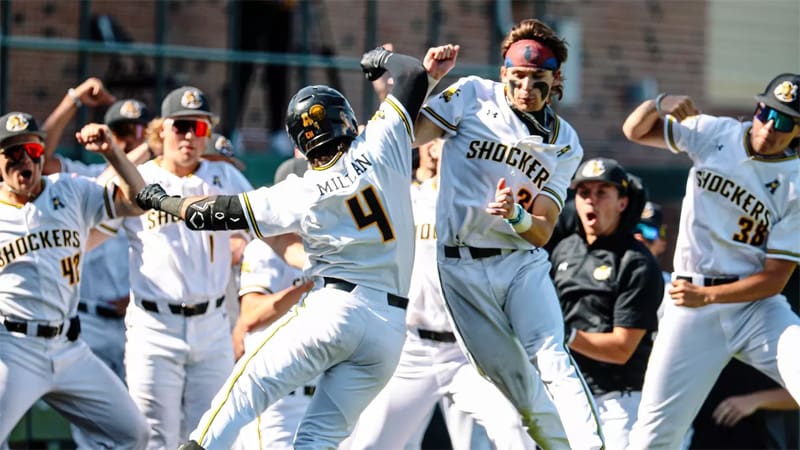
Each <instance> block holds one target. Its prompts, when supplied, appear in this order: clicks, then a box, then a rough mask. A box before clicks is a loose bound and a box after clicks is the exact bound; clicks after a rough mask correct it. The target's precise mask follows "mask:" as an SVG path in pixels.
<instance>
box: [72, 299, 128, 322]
mask: <svg viewBox="0 0 800 450" xmlns="http://www.w3.org/2000/svg"><path fill="white" fill-rule="evenodd" d="M91 306H92V307H91V308H90V307H89V304H88V303H84V302H80V303H78V311H80V312H83V313H89V314H96V315H98V316H100V317H103V318H105V319H114V320H119V319H122V318H123V317H124V316H123V315H121V314H120V313H119V312H117V310H116V309H114V308H111V307H109V306H103V305H91ZM90 310H91V311H90Z"/></svg>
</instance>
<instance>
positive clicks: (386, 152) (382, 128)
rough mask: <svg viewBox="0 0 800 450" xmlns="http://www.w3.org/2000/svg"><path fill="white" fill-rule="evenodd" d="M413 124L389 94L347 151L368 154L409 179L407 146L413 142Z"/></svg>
mask: <svg viewBox="0 0 800 450" xmlns="http://www.w3.org/2000/svg"><path fill="white" fill-rule="evenodd" d="M413 124H414V121H413V119H412V118H411V116H409V115H408V111H406V108H405V106H403V105H402V104H401V103H400V102H399V101H398V100H397V99H396V98H395V97H394V96H392V95H391V94H390V95H388V96H387V97H386V99H385V100H384V101H383V103H381V106H380V108H379V109H378V110H377V111H376V112H375V114H373V116H372V118H370V120H369V121H368V122H367V126H366V129H365V130H364V132H363V133H362V134H361V136H359V138H358V139H357V140H356V141H355V143H354V144H353V146H352V147H351V149H350V151H352V152H354V153H361V152H368V153H370V154H372V155H375V157H376V158H378V160H380V161H381V162H382V163H383V164H386V165H388V166H389V167H393V168H395V170H397V171H400V172H402V173H405V172H409V175H408V176H409V177H410V176H411V174H410V170H411V143H412V142H413V141H414V125H413Z"/></svg>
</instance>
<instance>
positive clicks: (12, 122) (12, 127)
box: [6, 114, 29, 132]
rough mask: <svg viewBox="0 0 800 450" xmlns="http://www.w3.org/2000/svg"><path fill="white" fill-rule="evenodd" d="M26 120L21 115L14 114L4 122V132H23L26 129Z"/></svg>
mask: <svg viewBox="0 0 800 450" xmlns="http://www.w3.org/2000/svg"><path fill="white" fill-rule="evenodd" d="M28 125H29V123H28V118H27V117H25V116H23V115H22V114H14V115H13V116H11V117H9V118H8V120H7V121H6V130H8V131H12V132H13V131H25V130H27V129H28Z"/></svg>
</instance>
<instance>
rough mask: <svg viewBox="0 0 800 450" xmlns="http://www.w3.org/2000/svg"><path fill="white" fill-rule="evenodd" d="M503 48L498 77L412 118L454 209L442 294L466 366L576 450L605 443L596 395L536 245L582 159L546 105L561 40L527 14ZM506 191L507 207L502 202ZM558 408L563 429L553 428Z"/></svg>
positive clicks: (540, 430) (545, 436)
mask: <svg viewBox="0 0 800 450" xmlns="http://www.w3.org/2000/svg"><path fill="white" fill-rule="evenodd" d="M502 50H503V52H502V53H503V60H504V65H503V67H501V69H500V74H501V78H502V82H501V83H497V82H494V81H490V80H486V79H482V78H478V77H474V76H473V77H466V78H462V79H460V80H459V81H457V82H456V83H455V84H453V85H452V86H450V87H448V88H447V89H445V90H444V91H443V92H442V93H441V94H439V95H438V96H436V97H434V98H432V99H430V100H429V101H428V103H427V105H426V106H425V107H424V108H423V110H422V114H420V116H419V118H418V120H417V126H416V133H417V134H416V136H417V143H419V144H422V143H424V142H427V141H428V140H430V139H431V138H433V137H438V136H442V135H446V138H445V144H444V149H443V151H442V162H441V166H442V169H441V185H440V188H439V204H444V205H450V206H449V207H447V208H439V209H438V211H437V217H436V232H437V234H438V241H439V246H440V249H439V255H438V264H439V275H440V279H441V282H442V290H443V293H444V298H445V300H446V303H447V306H448V311H449V313H450V315H451V316H452V319H453V321H454V324H455V327H456V329H457V333H458V334H459V335H460V336H461V338H462V340H463V343H464V345H465V347H466V349H467V351H468V356H469V357H470V359H471V361H472V362H473V363H474V364H475V365H476V366H477V368H478V369H479V370H480V371H481V372H482V373H483V374H485V375H486V376H487V377H488V378H489V379H490V380H491V381H492V382H493V383H495V384H496V385H497V386H498V388H500V390H501V391H502V392H503V393H504V394H505V395H506V396H507V397H508V399H509V400H511V402H512V403H513V404H514V406H515V407H516V408H517V409H518V411H519V412H520V414H521V415H522V417H523V421H524V424H525V425H526V426H528V427H529V433H531V436H532V437H533V438H534V440H535V441H536V442H537V443H538V444H540V445H542V446H544V447H546V448H557V447H560V448H565V447H567V446H568V444H567V440H566V439H565V437H564V431H565V430H566V434H567V436H568V437H569V444H570V445H571V446H572V448H581V449H593V448H601V447H602V445H603V440H602V433H601V431H600V425H599V423H598V421H597V418H596V415H595V411H594V405H593V400H592V396H591V393H590V392H589V391H588V388H587V387H586V385H585V383H584V382H583V379H582V378H581V375H580V372H579V371H578V369H577V368H576V367H575V364H574V363H573V361H572V358H571V357H570V354H569V352H568V351H567V349H566V348H565V346H564V336H563V333H564V330H563V323H564V322H563V318H562V315H561V308H560V306H559V303H558V298H557V297H556V293H555V289H554V288H553V283H552V281H551V280H550V276H549V271H550V264H549V261H548V255H547V252H545V251H544V250H541V249H540V248H539V247H540V246H542V245H544V244H545V243H546V242H547V240H548V239H549V237H550V233H551V232H552V230H553V226H554V224H555V222H556V219H557V217H558V214H559V211H560V209H561V207H562V206H563V202H564V198H565V195H566V191H567V187H568V186H569V183H570V179H571V178H572V174H573V173H574V172H575V169H576V168H577V166H578V164H579V162H580V160H581V157H582V155H583V149H582V147H581V145H580V142H579V141H578V135H577V133H576V132H575V130H574V129H573V128H572V127H571V126H570V125H569V124H568V123H567V122H566V121H565V120H564V119H562V118H561V117H560V116H558V115H557V114H555V113H554V112H553V110H552V109H551V108H550V107H549V106H548V102H549V101H550V97H551V95H558V94H559V92H560V89H561V88H562V87H563V85H561V83H560V80H561V64H562V63H563V62H564V61H565V60H566V57H567V48H566V43H565V42H564V41H563V40H562V39H561V38H559V37H558V36H557V35H556V34H555V32H553V30H551V29H550V28H549V27H548V26H547V25H545V24H544V23H542V22H540V21H538V20H535V19H528V20H524V21H522V22H520V23H519V24H517V25H516V26H515V27H514V28H513V29H512V30H511V31H510V32H509V34H508V35H507V36H506V38H505V40H504V42H503V46H502ZM495 191H497V192H495ZM506 197H511V199H512V200H513V202H512V204H513V205H515V206H514V207H513V208H510V209H509V208H507V207H504V205H505V203H504V202H503V199H504V198H506ZM503 218H506V219H507V220H505V221H504V220H503ZM534 368H535V369H536V370H538V373H536V371H535V370H534ZM545 388H546V389H547V391H545ZM548 393H549V394H548ZM548 395H552V402H554V403H555V406H556V408H557V410H558V414H556V410H554V409H553V405H552V404H551V400H550V398H549V396H548ZM559 415H560V420H561V422H563V426H564V427H563V428H562V427H559V426H555V425H553V426H549V424H557V423H559V419H558V416H559ZM545 424H548V426H544V425H545Z"/></svg>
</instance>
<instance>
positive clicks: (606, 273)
mask: <svg viewBox="0 0 800 450" xmlns="http://www.w3.org/2000/svg"><path fill="white" fill-rule="evenodd" d="M592 276H593V277H594V279H595V280H597V281H605V280H607V279H609V278H610V277H611V267H608V266H607V265H605V264H603V265H602V266H600V267H598V268H596V269H594V272H592Z"/></svg>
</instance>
